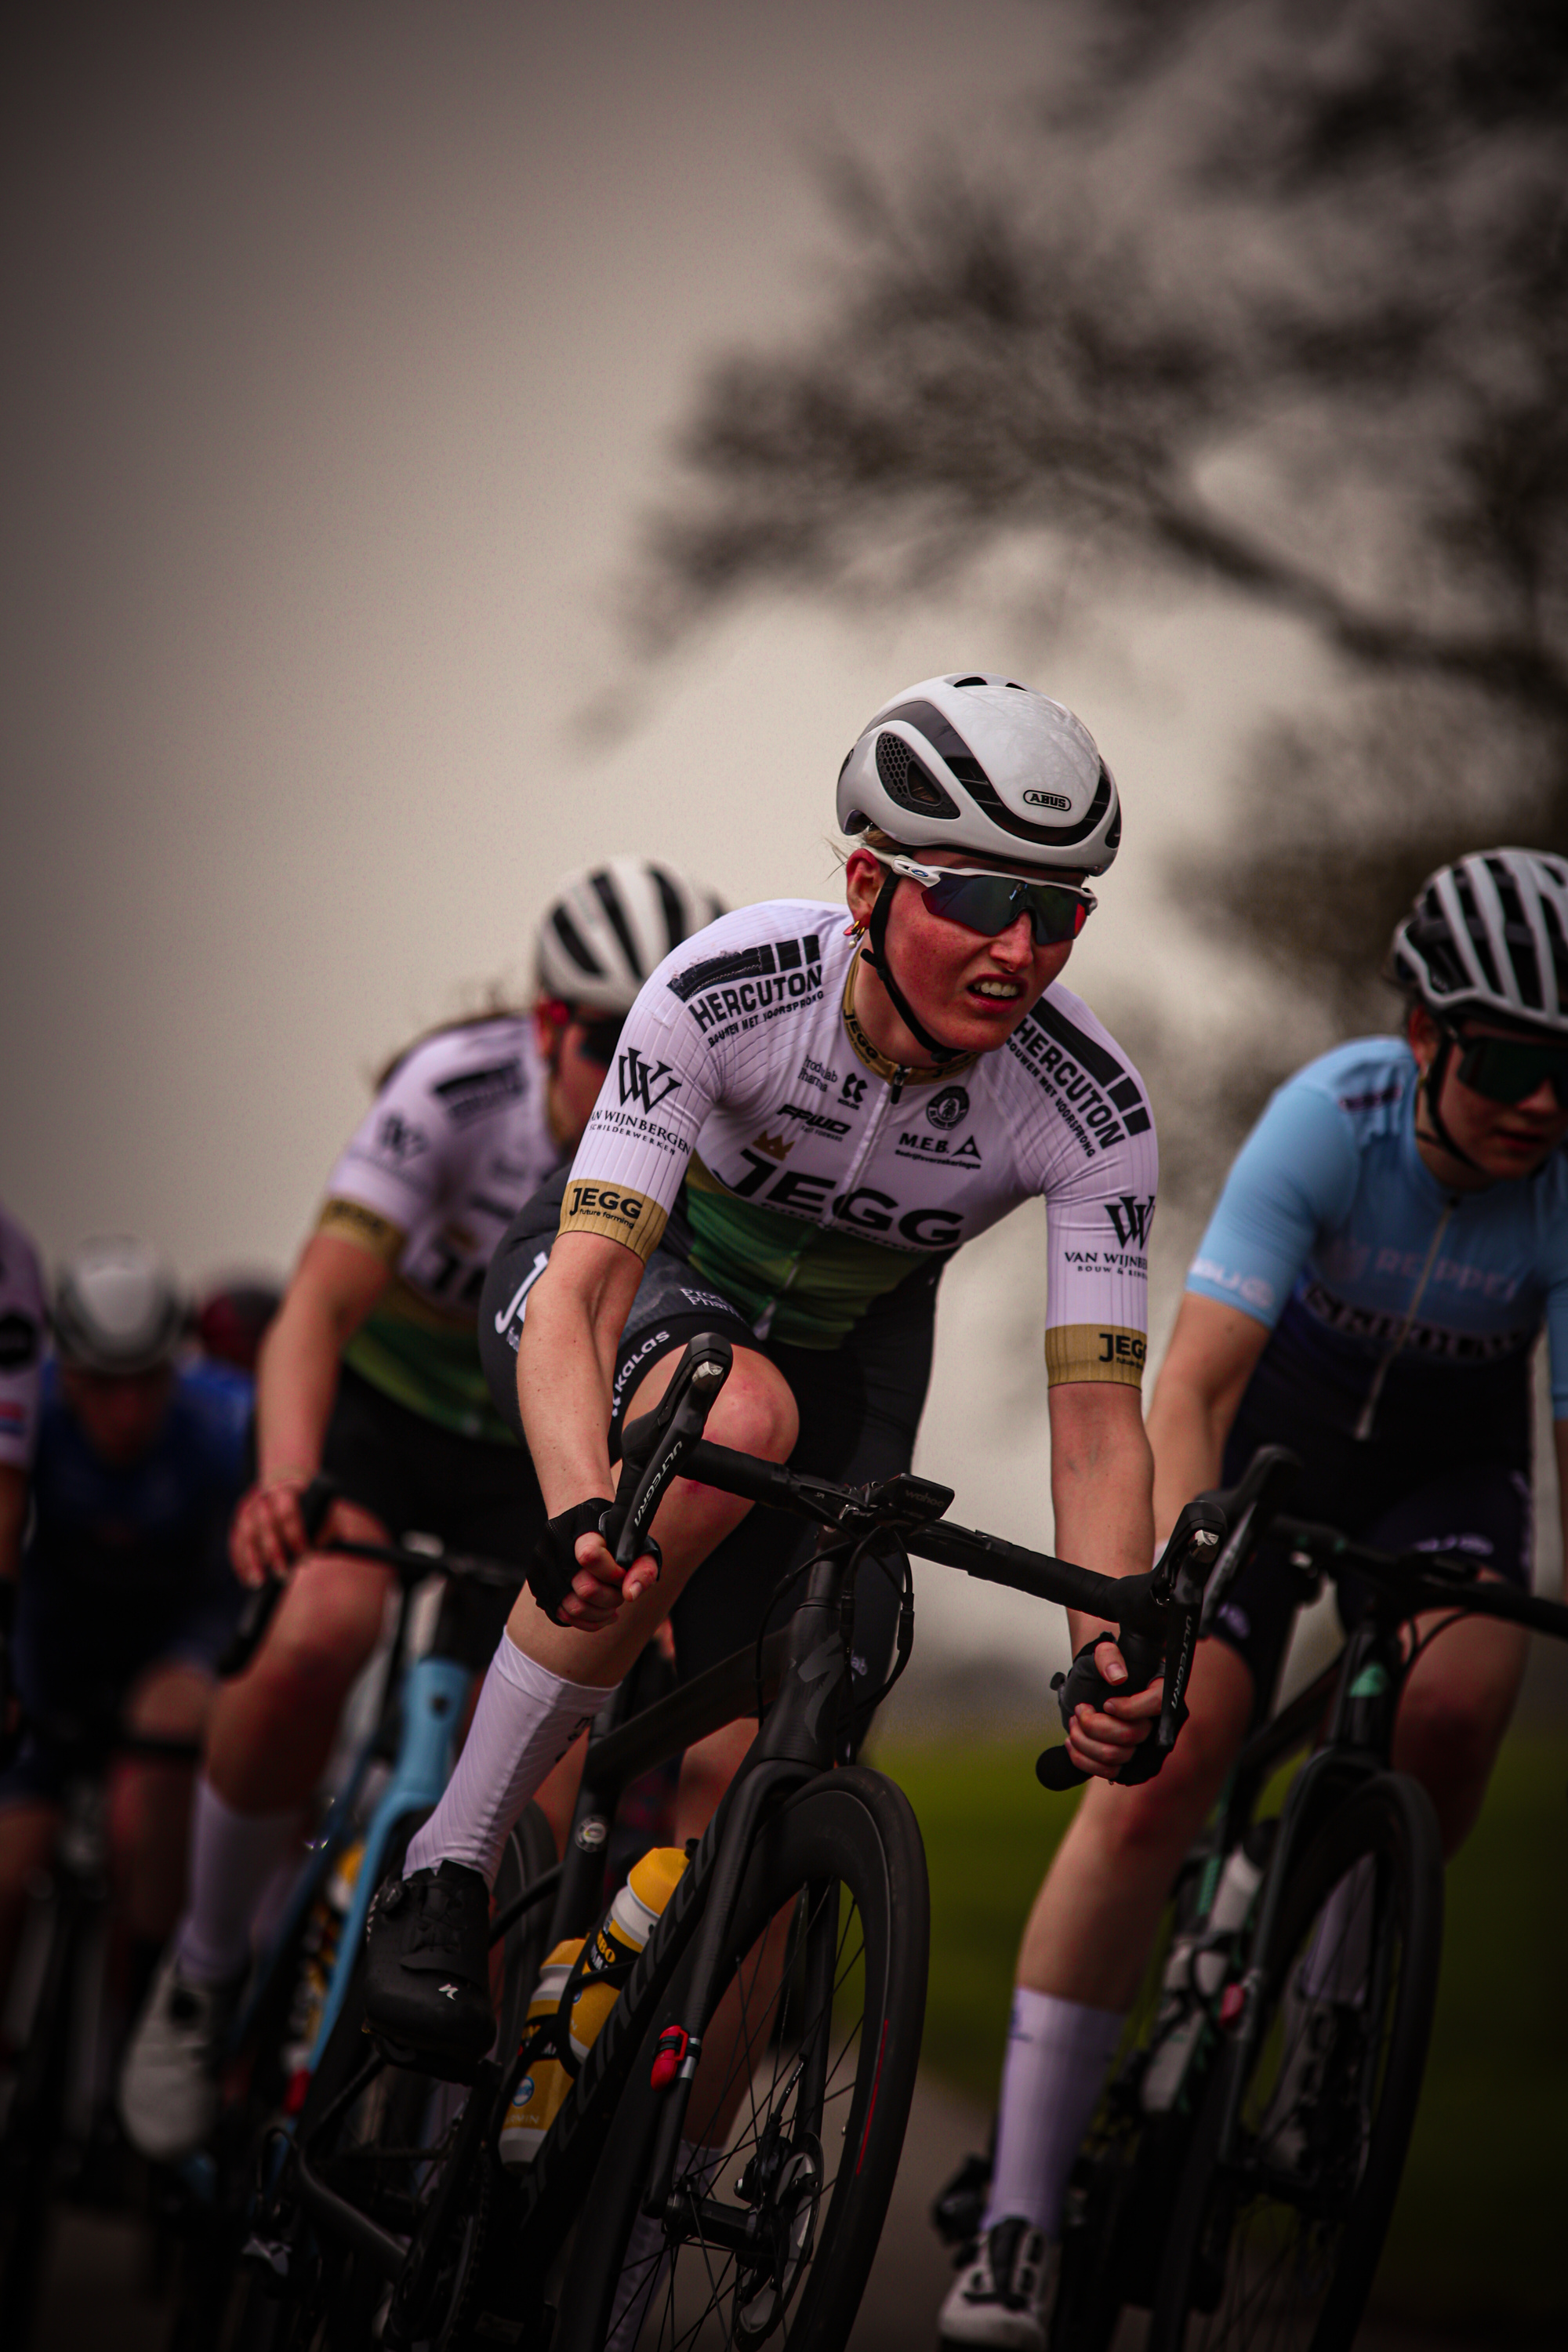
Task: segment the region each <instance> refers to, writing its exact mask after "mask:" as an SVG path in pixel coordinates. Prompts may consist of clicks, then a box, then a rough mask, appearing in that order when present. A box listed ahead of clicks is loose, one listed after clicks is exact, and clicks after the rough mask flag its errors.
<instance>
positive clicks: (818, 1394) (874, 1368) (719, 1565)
mask: <svg viewBox="0 0 1568 2352" xmlns="http://www.w3.org/2000/svg"><path fill="white" fill-rule="evenodd" d="M565 1184H566V1171H563V1173H562V1174H561V1175H560V1176H558V1177H555V1178H553V1179H552V1181H551V1182H550V1183H549V1184H548V1185H546V1186H545V1188H544V1190H543V1191H542V1192H537V1193H535V1195H534V1196H533V1198H532V1200H531V1201H530V1202H527V1203H526V1204H525V1206H524V1207H523V1208H522V1209H521V1210H520V1211H519V1213H518V1214H517V1216H516V1217H515V1218H514V1219H513V1220H512V1223H511V1224H510V1226H509V1227H508V1229H507V1232H506V1234H504V1236H503V1237H502V1240H501V1243H500V1247H499V1248H498V1250H497V1251H496V1254H495V1256H494V1257H493V1258H492V1259H491V1261H490V1270H489V1276H488V1278H487V1280H486V1283H485V1290H484V1297H483V1298H482V1299H481V1301H480V1305H479V1354H480V1357H481V1358H482V1360H483V1362H484V1368H485V1376H486V1379H487V1380H488V1381H489V1390H490V1394H491V1396H492V1397H493V1398H494V1399H495V1403H496V1409H497V1411H498V1412H500V1413H501V1414H502V1415H504V1417H505V1418H506V1420H507V1421H508V1423H510V1426H511V1427H512V1428H513V1429H515V1430H516V1431H517V1433H518V1435H519V1436H520V1437H521V1434H522V1428H521V1419H520V1417H519V1413H518V1405H517V1346H518V1339H519V1336H520V1334H521V1328H522V1323H523V1318H524V1317H525V1316H526V1314H527V1311H528V1292H529V1290H530V1289H531V1286H532V1283H533V1281H535V1280H537V1278H538V1276H539V1275H541V1274H542V1272H543V1270H544V1267H545V1265H547V1264H548V1262H549V1255H550V1251H551V1248H552V1245H553V1243H554V1241H555V1236H556V1231H557V1227H558V1224H559V1222H560V1213H561V1199H562V1194H563V1191H564V1189H565ZM688 1248H689V1228H688V1227H687V1225H686V1223H685V1221H684V1219H683V1218H682V1217H681V1216H680V1214H679V1206H678V1208H677V1212H676V1213H675V1214H673V1215H672V1216H671V1218H670V1220H669V1223H668V1226H667V1227H666V1229H665V1234H664V1239H663V1241H662V1242H661V1243H660V1244H659V1246H658V1249H656V1250H655V1252H654V1254H653V1255H652V1257H651V1258H650V1259H649V1260H648V1264H647V1270H646V1271H645V1273H644V1275H643V1278H642V1281H641V1283H640V1284H639V1286H638V1288H637V1297H636V1298H635V1299H634V1300H633V1302H632V1309H631V1313H630V1314H629V1315H628V1317H627V1318H626V1329H625V1331H624V1332H623V1333H622V1336H621V1345H620V1349H619V1352H618V1355H617V1358H616V1377H615V1382H614V1396H613V1404H612V1416H611V1438H610V1444H611V1454H612V1458H614V1457H615V1456H616V1454H617V1453H618V1451H619V1438H618V1431H619V1426H620V1422H621V1418H622V1415H623V1412H624V1411H625V1409H626V1406H627V1404H628V1403H629V1402H631V1401H632V1399H633V1398H634V1397H635V1395H636V1391H637V1386H638V1384H639V1383H640V1381H642V1380H643V1379H644V1378H645V1377H646V1375H647V1373H648V1372H649V1371H650V1370H652V1368H653V1367H654V1365H655V1364H657V1363H658V1362H659V1361H660V1360H661V1359H662V1358H664V1357H665V1356H668V1355H670V1354H672V1353H679V1350H680V1349H682V1348H684V1347H685V1345H686V1342H687V1341H688V1339H692V1338H693V1337H694V1336H695V1335H696V1334H697V1333H698V1332H700V1331H717V1332H721V1333H722V1335H723V1336H724V1337H725V1338H726V1339H729V1340H731V1342H732V1344H733V1345H735V1346H736V1347H740V1348H750V1349H753V1350H755V1352H756V1353H758V1354H759V1355H763V1356H766V1357H767V1358H768V1359H769V1360H770V1362H772V1363H773V1364H775V1365H776V1366H777V1368H778V1370H780V1371H781V1372H782V1373H783V1375H784V1379H785V1381H787V1382H788V1383H789V1387H790V1390H791V1392H792V1394H793V1395H794V1397H795V1403H796V1405H797V1407H798V1409H799V1412H800V1437H799V1441H798V1443H797V1444H796V1446H795V1452H794V1454H792V1455H791V1456H790V1461H791V1465H792V1466H793V1467H794V1468H795V1469H797V1470H802V1471H806V1472H809V1473H810V1474H811V1475H814V1476H816V1477H820V1478H835V1479H839V1480H842V1481H843V1482H845V1483H846V1484H847V1485H850V1486H860V1485H863V1484H864V1483H866V1482H867V1481H868V1480H870V1479H874V1478H889V1477H892V1476H893V1475H895V1473H897V1472H898V1471H900V1470H907V1469H908V1468H909V1467H910V1462H911V1460H912V1458H913V1454H914V1444H915V1432H916V1430H917V1429H918V1427H919V1425H920V1417H921V1407H922V1406H923V1404H924V1402H925V1395H926V1389H927V1386H928V1384H929V1382H930V1380H931V1345H932V1339H933V1335H934V1330H935V1321H936V1293H937V1285H938V1282H939V1281H940V1279H941V1276H942V1261H941V1260H935V1261H933V1260H931V1259H924V1260H921V1262H920V1263H919V1264H917V1265H916V1266H915V1267H914V1268H913V1270H912V1271H911V1272H910V1274H909V1275H907V1276H905V1278H904V1280H903V1281H902V1282H901V1283H900V1284H899V1285H898V1286H897V1288H896V1289H893V1290H891V1291H889V1292H887V1293H886V1294H885V1295H884V1297H881V1298H879V1299H878V1300H877V1301H876V1302H875V1303H874V1304H873V1305H872V1306H871V1307H870V1308H869V1309H868V1312H867V1313H866V1315H865V1316H864V1317H863V1318H862V1319H861V1321H860V1322H859V1323H858V1324H857V1325H856V1327H855V1329H854V1330H853V1331H852V1332H851V1334H850V1335H849V1338H848V1339H847V1340H845V1341H844V1342H843V1343H842V1344H841V1345H840V1346H838V1347H837V1348H797V1347H785V1346H783V1345H781V1344H780V1343H779V1342H777V1341H775V1340H772V1339H758V1337H757V1335H756V1333H755V1332H754V1331H753V1330H752V1328H751V1325H750V1324H749V1323H748V1321H747V1320H746V1318H745V1317H744V1315H743V1314H742V1312H741V1310H740V1308H739V1307H736V1306H734V1305H733V1304H732V1303H731V1300H730V1299H728V1298H727V1297H724V1295H723V1293H722V1292H721V1291H720V1290H719V1289H717V1288H716V1287H715V1286H713V1285H712V1284H711V1283H710V1282H709V1281H708V1279H707V1277H706V1276H703V1275H702V1274H701V1273H700V1271H699V1270H698V1269H697V1268H696V1267H695V1266H693V1265H691V1264H690V1263H689V1259H688V1258H687V1256H686V1255H685V1252H686V1250H687V1249H688ZM814 1542H815V1535H814V1531H813V1530H812V1529H811V1528H809V1527H807V1526H806V1525H805V1523H804V1522H803V1521H801V1520H799V1519H796V1518H794V1517H786V1516H785V1515H784V1513H783V1512H778V1511H772V1510H769V1509H767V1508H766V1507H763V1506H758V1507H756V1508H754V1509H753V1510H752V1511H750V1512H748V1514H747V1516H746V1517H745V1518H744V1519H743V1520H742V1523H741V1525H740V1526H739V1527H738V1528H736V1529H735V1531H734V1533H733V1534H732V1535H731V1536H727V1537H726V1538H725V1539H724V1541H723V1542H722V1543H721V1545H720V1546H719V1547H718V1549H716V1550H715V1551H714V1552H712V1553H711V1554H710V1557H709V1558H708V1559H706V1560H704V1562H703V1564H702V1566H701V1567H700V1569H699V1570H698V1571H697V1573H696V1574H695V1576H693V1578H692V1579H691V1581H690V1582H689V1584H688V1586H687V1588H686V1590H685V1591H684V1592H683V1593H682V1594H681V1596H680V1598H679V1601H677V1602H676V1604H675V1607H674V1609H673V1611H672V1612H671V1614H670V1622H671V1624H672V1626H673V1628H674V1632H675V1646H676V1659H677V1665H678V1670H679V1675H680V1677H681V1679H682V1681H687V1680H689V1679H690V1678H691V1677H692V1676H693V1675H700V1674H701V1673H702V1672H703V1671H704V1670H705V1669H706V1668H707V1667H709V1666H711V1665H715V1664H717V1663H718V1662H719V1660H720V1659H721V1658H726V1657H728V1656H729V1655H730V1654H731V1652H732V1651H735V1650H739V1649H742V1648H744V1647H746V1646H748V1645H749V1644H751V1643H754V1642H755V1641H756V1639H757V1637H758V1634H759V1633H761V1632H762V1631H763V1629H764V1628H766V1627H771V1626H772V1624H773V1623H774V1622H784V1618H785V1617H787V1615H788V1613H789V1611H790V1609H791V1608H792V1607H793V1606H794V1605H795V1602H796V1601H798V1600H799V1599H800V1597H801V1588H800V1586H799V1584H798V1583H797V1584H796V1585H795V1588H794V1589H793V1591H790V1592H788V1593H786V1594H783V1595H779V1594H778V1587H779V1585H780V1583H781V1580H783V1579H784V1577H785V1576H786V1575H788V1574H789V1573H790V1571H791V1570H793V1569H795V1568H796V1567H798V1566H799V1565H800V1564H801V1563H802V1562H803V1561H804V1560H805V1559H809V1557H810V1555H811V1551H812V1549H813V1546H814ZM891 1564H892V1567H893V1570H894V1571H895V1572H897V1570H898V1568H899V1555H898V1554H897V1553H896V1552H895V1553H894V1554H893V1555H892V1556H891ZM775 1596H777V1600H776V1602H775ZM897 1622H898V1595H897V1590H896V1585H895V1581H894V1576H893V1575H892V1574H889V1573H884V1572H883V1571H882V1570H880V1569H879V1568H878V1567H877V1566H876V1565H875V1564H874V1563H873V1562H870V1561H868V1563H867V1564H866V1566H865V1567H864V1568H863V1569H862V1570H861V1573H860V1576H859V1579H858V1586H857V1600H856V1621H855V1640H854V1645H853V1648H854V1702H853V1720H852V1722H851V1723H850V1724H849V1725H848V1726H847V1748H853V1747H854V1746H856V1745H858V1740H859V1739H860V1738H862V1737H863V1736H864V1732H865V1727H866V1724H867V1722H868V1720H869V1715H868V1708H867V1706H866V1701H867V1699H868V1696H871V1695H872V1694H874V1693H875V1692H876V1690H877V1689H878V1688H879V1686H880V1685H881V1683H882V1681H883V1679H884V1677H885V1675H886V1672H887V1668H888V1664H889V1661H890V1659H891V1656H892V1650H893V1641H894V1635H895V1633H896V1631H897Z"/></svg>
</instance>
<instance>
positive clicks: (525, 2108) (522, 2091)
mask: <svg viewBox="0 0 1568 2352" xmlns="http://www.w3.org/2000/svg"><path fill="white" fill-rule="evenodd" d="M583 1945H584V1937H581V1936H574V1937H571V1938H570V1939H569V1940H568V1941H567V1942H566V1943H564V1944H557V1945H556V1947H555V1949H554V1950H553V1951H552V1953H551V1955H550V1958H548V1959H547V1960H546V1961H545V1963H544V1966H543V1968H542V1969H541V1971H540V1977H539V1982H538V1983H537V1984H536V1985H535V1986H534V1988H533V1998H532V2000H531V2001H530V2002H529V2004H528V2023H527V2025H526V2026H525V2027H524V2029H523V2038H524V2040H525V2041H526V2040H527V2038H528V2036H529V2035H530V2034H531V2033H532V2032H534V2031H535V2029H536V2028H537V2027H538V2026H540V2025H542V2023H543V2022H544V2021H545V2019H546V2018H548V2017H552V2016H553V2015H554V2013H555V2011H557V2010H558V2009H559V2008H560V2006H561V1996H562V1994H563V1992H564V1991H565V1990H566V1979H567V1978H568V1977H569V1976H570V1975H571V1973H572V1963H573V1961H574V1959H575V1958H577V1955H578V1953H579V1952H580V1951H581V1950H582V1948H583ZM571 2087H572V2077H571V2075H570V2074H568V2073H567V2071H566V2068H565V2067H564V2066H563V2063H562V2062H561V2060H560V2059H559V2058H556V2057H553V2056H546V2055H543V2054H542V2055H541V2056H540V2057H538V2058H537V2059H536V2060H535V2061H534V2062H533V2063H532V2064H531V2065H530V2066H525V2067H524V2069H523V2071H522V2074H521V2076H520V2077H519V2080H518V2085H517V2088H516V2090H515V2091H513V2093H512V2095H511V2098H510V2103H509V2105H508V2106H507V2111H506V2120H505V2122H504V2123H503V2124H502V2126H501V2129H500V2141H499V2142H498V2148H499V2153H500V2160H501V2162H502V2163H503V2164H504V2165H505V2166H506V2167H507V2168H508V2169H509V2171H512V2172H519V2171H521V2169H522V2168H523V2167H524V2166H525V2165H530V2164H531V2163H532V2162H533V2159H534V2158H535V2157H536V2156H537V2155H538V2153H539V2143H540V2141H541V2140H542V2138H543V2137H544V2135H545V2133H546V2132H547V2131H548V2130H549V2129H550V2126H551V2125H552V2123H553V2122H554V2121H555V2118H556V2116H557V2115H558V2114H559V2113H560V2110H561V2103H562V2101H563V2099H564V2098H565V2096H566V2094H567V2092H568V2091H569V2090H570V2089H571Z"/></svg>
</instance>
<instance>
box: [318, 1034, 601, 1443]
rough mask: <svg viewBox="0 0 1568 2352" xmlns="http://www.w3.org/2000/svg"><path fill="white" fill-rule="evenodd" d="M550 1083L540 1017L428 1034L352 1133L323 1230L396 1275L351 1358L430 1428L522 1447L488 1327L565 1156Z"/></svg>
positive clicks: (357, 1336)
mask: <svg viewBox="0 0 1568 2352" xmlns="http://www.w3.org/2000/svg"><path fill="white" fill-rule="evenodd" d="M548 1078H549V1074H548V1072H547V1070H546V1068H545V1066H544V1063H543V1060H542V1057H541V1055H540V1053H539V1049H538V1047H537V1045H535V1043H534V1036H533V1024H532V1023H531V1021H530V1020H529V1019H527V1018H526V1017H520V1016H517V1015H509V1016H506V1017H504V1018H500V1019H492V1020H486V1021H473V1022H468V1023H465V1024H463V1025H462V1026H460V1027H458V1028H455V1029H446V1030H442V1031H441V1032H440V1033H439V1034H437V1035H436V1036H434V1037H427V1038H426V1039H424V1040H423V1041H422V1042H421V1043H420V1044H419V1045H416V1046H414V1047H413V1048H412V1049H411V1050H410V1051H409V1052H408V1053H407V1054H406V1055H405V1056H404V1058H403V1059H402V1061H401V1062H399V1063H398V1065H397V1066H396V1067H395V1069H394V1070H393V1071H392V1073H391V1075H390V1076H388V1078H387V1079H386V1081H385V1082H384V1085H383V1086H382V1087H381V1089H380V1091H379V1092H378V1093H377V1095H376V1097H375V1100H374V1103H373V1104H372V1105H371V1107H370V1109H369V1110H368V1111H367V1112H366V1114H365V1116H364V1118H363V1119H362V1120H361V1121H360V1124H359V1126H358V1127H357V1128H356V1129H355V1130H354V1132H353V1135H352V1136H351V1137H350V1139H349V1141H348V1144H347V1145H346V1147H345V1149H344V1150H343V1153H342V1158H341V1159H340V1160H339V1161H338V1164H337V1166H336V1167H335V1168H334V1169H333V1171H332V1173H331V1181H330V1182H329V1184H328V1188H327V1199H326V1202H325V1205H324V1206H323V1208H322V1211H321V1219H320V1222H319V1224H318V1227H317V1230H318V1231H319V1232H321V1233H327V1234H336V1235H337V1236H338V1237H339V1238H340V1239H342V1240H345V1241H351V1242H353V1243H355V1244H358V1245H359V1246H360V1247H361V1248H363V1249H368V1250H370V1251H372V1252H374V1255H377V1256H379V1257H381V1258H382V1259H383V1260H384V1262H385V1264H386V1265H388V1266H390V1267H391V1268H392V1270H393V1279H392V1282H391V1284H390V1286H388V1288H387V1290H386V1291H385V1293H384V1295H383V1297H382V1298H381V1299H380V1300H379V1301H378V1303H377V1305H376V1307H375V1308H374V1312H373V1313H372V1314H371V1315H370V1317H369V1318H367V1320H366V1321H365V1322H364V1323H363V1325H362V1327H361V1328H360V1329H359V1330H358V1331H356V1332H355V1333H354V1335H353V1339H351V1340H350V1341H349V1343H348V1345H347V1347H346V1348H345V1349H344V1350H343V1361H344V1362H345V1363H346V1364H348V1365H349V1366H350V1367H351V1368H352V1369H353V1370H354V1371H356V1372H357V1373H358V1374H359V1375H360V1377H361V1378H362V1379H363V1380H366V1381H370V1383H371V1384H372V1386H373V1387H374V1388H377V1389H380V1390H381V1391H382V1392H383V1393H384V1395H386V1396H389V1397H391V1398H392V1399H393V1400H394V1401H395V1402H396V1403H398V1404H401V1405H405V1406H407V1407H408V1409H409V1410H410V1411H411V1412H417V1413H420V1414H422V1415H423V1416H424V1418H425V1419H426V1421H432V1422H435V1423H437V1426H438V1427H440V1428H442V1429H449V1430H453V1431H455V1432H456V1433H458V1435H459V1436H463V1437H478V1438H483V1439H486V1440H489V1441H490V1442H493V1443H494V1444H505V1445H510V1444H512V1443H513V1440H512V1437H511V1433H510V1431H509V1430H508V1429H507V1427H506V1425H505V1423H503V1422H502V1421H501V1419H500V1415H499V1414H498V1413H497V1412H496V1410H495V1407H494V1406H493V1405H492V1403H491V1402H490V1398H489V1391H488V1389H487V1388H486V1386H485V1380H484V1373H483V1371H482V1370H481V1368H480V1364H479V1352H478V1349H477V1348H476V1346H475V1343H474V1318H475V1315H476V1313H477V1311H478V1307H479V1292H480V1290H481V1288H482V1287H483V1285H484V1278H485V1269H486V1268H487V1266H488V1265H489V1262H490V1257H491V1255H492V1254H493V1252H494V1249H495V1245H496V1244H497V1242H498V1241H499V1240H500V1236H501V1234H503V1233H504V1232H505V1230H506V1227H507V1225H508V1224H509V1223H510V1220H511V1218H512V1217H513V1216H514V1215H515V1213H516V1212H517V1211H518V1209H519V1208H521V1205H522V1203H523V1202H524V1201H526V1200H527V1199H528V1198H529V1196H530V1195H531V1193H533V1192H537V1191H538V1190H539V1187H540V1186H541V1185H542V1183H543V1182H544V1181H545V1180H546V1179H547V1178H548V1177H549V1176H550V1175H551V1174H552V1172H553V1171H554V1170H555V1169H557V1168H558V1167H559V1166H560V1164H561V1161H562V1160H563V1158H564V1156H565V1155H564V1151H563V1147H562V1145H561V1144H560V1143H559V1142H558V1141H557V1139H556V1138H555V1136H554V1134H553V1132H552V1129H551V1125H550V1117H549V1110H548V1106H547V1089H548Z"/></svg>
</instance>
